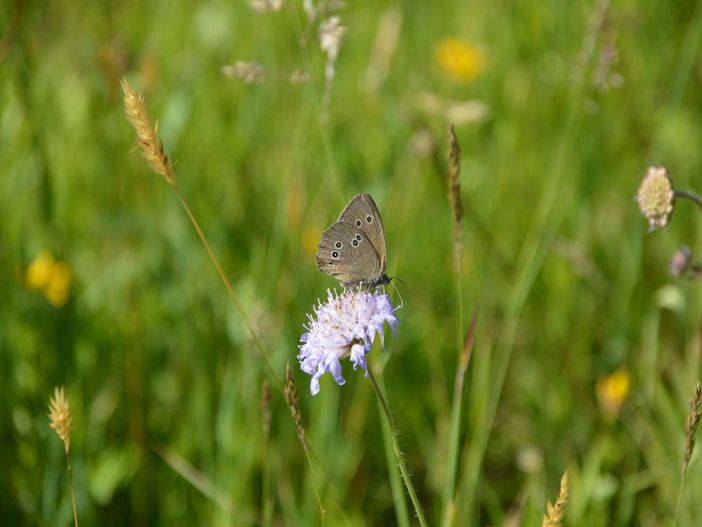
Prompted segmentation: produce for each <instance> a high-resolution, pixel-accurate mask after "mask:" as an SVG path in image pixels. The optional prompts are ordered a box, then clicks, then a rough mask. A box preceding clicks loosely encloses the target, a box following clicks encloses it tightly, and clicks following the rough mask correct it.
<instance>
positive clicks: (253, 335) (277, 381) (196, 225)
mask: <svg viewBox="0 0 702 527" xmlns="http://www.w3.org/2000/svg"><path fill="white" fill-rule="evenodd" d="M173 190H175V193H176V195H177V196H178V199H179V200H180V203H181V205H183V208H184V209H185V212H186V214H187V215H188V218H190V223H192V224H193V227H194V228H195V231H196V232H197V235H198V237H199V238H200V241H201V242H202V245H204V246H205V250H206V251H207V255H208V256H209V257H210V260H211V261H212V265H214V268H215V270H216V271H217V274H218V275H219V277H220V279H221V280H222V283H224V287H225V288H226V289H227V293H228V294H229V298H230V300H231V301H232V303H233V304H234V307H236V309H237V311H239V314H240V315H241V316H242V317H243V319H244V324H245V325H246V329H247V330H248V332H249V334H250V335H251V339H252V340H253V343H254V345H255V346H256V350H257V351H258V353H259V354H260V355H261V358H262V359H263V362H264V364H265V365H266V368H267V369H268V373H269V374H270V375H271V378H272V379H273V382H275V384H276V386H277V387H278V389H279V390H280V391H281V392H282V391H283V385H282V384H281V382H280V379H279V378H278V376H277V374H276V373H275V370H274V369H273V366H272V365H271V363H270V362H269V360H268V356H267V355H266V353H265V351H263V346H261V341H260V340H258V335H256V330H255V329H254V327H253V323H252V322H251V319H250V318H249V316H248V315H247V314H246V310H245V309H244V307H243V306H242V305H241V302H239V298H238V297H237V296H236V293H234V288H233V287H232V284H231V283H230V282H229V278H227V275H226V274H225V273H224V271H223V270H222V266H221V265H220V263H219V260H218V259H217V257H216V256H215V254H214V252H213V251H212V248H211V247H210V243H209V242H208V241H207V237H206V236H205V233H204V232H203V231H202V228H200V223H199V222H198V221H197V219H195V215H194V214H193V212H192V211H191V210H190V207H189V206H188V202H187V201H186V200H185V196H183V193H182V192H181V191H180V188H179V187H178V186H177V185H176V186H174V187H173Z"/></svg>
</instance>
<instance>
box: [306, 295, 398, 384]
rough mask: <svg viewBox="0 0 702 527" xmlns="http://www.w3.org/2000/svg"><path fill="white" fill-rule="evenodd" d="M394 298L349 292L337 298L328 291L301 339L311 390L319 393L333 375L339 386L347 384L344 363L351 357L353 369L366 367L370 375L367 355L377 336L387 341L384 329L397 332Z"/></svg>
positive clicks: (310, 317) (365, 369) (316, 308)
mask: <svg viewBox="0 0 702 527" xmlns="http://www.w3.org/2000/svg"><path fill="white" fill-rule="evenodd" d="M394 312H395V308H394V307H393V305H392V303H391V302H390V297H389V296H388V295H386V294H385V293H371V292H369V291H362V290H347V291H344V292H343V293H342V294H340V295H337V294H336V292H334V293H332V292H331V291H329V290H327V301H326V303H324V304H322V303H321V302H319V303H318V304H317V305H316V306H314V315H307V318H308V319H309V322H308V324H307V325H305V329H307V332H306V333H304V334H303V335H302V336H301V337H300V342H301V344H300V346H299V348H300V352H299V353H298V355H297V358H298V360H299V361H300V368H301V369H302V371H304V372H305V373H307V374H309V375H311V376H312V380H311V381H310V391H311V392H312V395H317V393H319V378H320V377H321V376H322V375H324V373H326V372H329V373H331V374H332V377H334V380H335V381H336V382H337V384H339V385H341V384H344V383H345V382H346V380H345V379H344V377H343V375H342V374H341V362H339V361H340V360H341V359H343V358H344V357H351V363H352V364H353V369H354V370H356V369H358V368H359V367H361V368H363V370H364V371H365V372H366V376H367V375H368V364H367V363H366V353H368V352H369V351H370V349H371V346H372V345H373V340H374V339H375V336H376V335H380V342H381V344H382V342H383V327H384V326H385V324H388V325H389V326H390V327H391V328H392V329H393V330H394V329H395V328H396V327H397V324H398V322H399V321H398V319H397V317H396V316H395V314H394Z"/></svg>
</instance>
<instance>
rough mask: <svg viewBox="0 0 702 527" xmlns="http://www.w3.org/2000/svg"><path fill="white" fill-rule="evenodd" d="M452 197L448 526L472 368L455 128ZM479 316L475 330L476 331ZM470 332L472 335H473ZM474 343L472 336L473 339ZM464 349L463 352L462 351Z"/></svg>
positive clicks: (451, 155) (450, 156)
mask: <svg viewBox="0 0 702 527" xmlns="http://www.w3.org/2000/svg"><path fill="white" fill-rule="evenodd" d="M448 143H449V150H448V177H447V186H448V198H449V204H450V205H451V212H452V219H453V275H454V276H453V282H454V288H455V292H456V312H457V316H456V350H457V351H456V355H457V357H459V363H458V366H457V369H456V380H455V382H454V386H453V403H452V405H451V425H450V432H449V444H448V457H447V459H446V479H445V482H444V492H443V512H442V521H441V524H442V525H444V526H445V527H447V526H448V525H450V523H451V517H452V513H451V512H450V511H452V510H454V502H453V498H454V493H455V489H456V470H457V465H458V450H459V449H458V445H459V438H460V430H461V409H462V407H463V405H462V400H463V398H462V395H463V379H464V377H465V372H466V369H467V368H468V358H469V357H470V354H469V353H466V352H465V349H464V342H463V287H462V283H461V282H462V281H461V252H462V247H463V243H462V241H463V239H462V234H463V204H462V201H461V181H460V171H461V164H460V161H461V159H460V154H461V151H460V147H459V145H458V139H457V138H456V131H455V129H454V127H453V125H451V126H449V130H448ZM474 322H475V315H474V316H473V324H472V326H473V327H472V329H474ZM472 329H471V330H469V333H470V332H472ZM471 341H472V336H471ZM471 348H472V342H471ZM462 349H463V352H462V351H461V350H462Z"/></svg>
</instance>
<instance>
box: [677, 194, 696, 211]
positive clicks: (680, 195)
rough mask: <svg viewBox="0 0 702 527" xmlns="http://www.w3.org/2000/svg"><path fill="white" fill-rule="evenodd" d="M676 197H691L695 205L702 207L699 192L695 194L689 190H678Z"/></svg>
mask: <svg viewBox="0 0 702 527" xmlns="http://www.w3.org/2000/svg"><path fill="white" fill-rule="evenodd" d="M675 197H676V198H684V199H689V200H690V201H692V202H693V203H694V204H695V205H697V206H698V207H699V208H700V209H702V199H700V197H699V196H698V195H697V194H695V193H694V192H688V191H687V190H676V191H675Z"/></svg>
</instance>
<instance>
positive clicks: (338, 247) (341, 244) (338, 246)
mask: <svg viewBox="0 0 702 527" xmlns="http://www.w3.org/2000/svg"><path fill="white" fill-rule="evenodd" d="M343 246H344V244H343V243H341V242H336V243H335V244H334V247H336V248H337V249H341V248H342V247H343Z"/></svg>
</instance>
